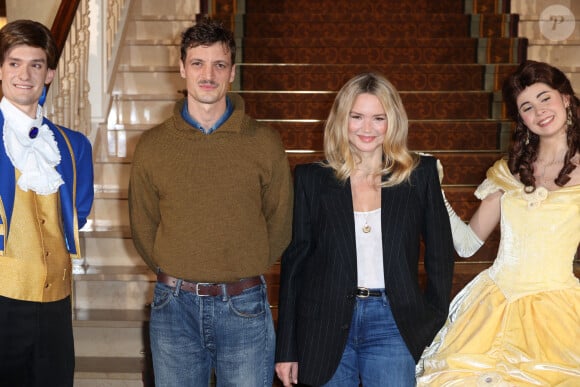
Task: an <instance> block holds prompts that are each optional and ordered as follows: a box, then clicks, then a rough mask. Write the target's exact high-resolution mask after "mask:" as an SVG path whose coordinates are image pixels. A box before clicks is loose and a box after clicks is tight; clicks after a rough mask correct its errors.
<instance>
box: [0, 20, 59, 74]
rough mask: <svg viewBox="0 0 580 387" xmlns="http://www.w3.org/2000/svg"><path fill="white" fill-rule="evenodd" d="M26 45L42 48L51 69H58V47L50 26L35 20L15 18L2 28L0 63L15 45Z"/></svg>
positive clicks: (0, 33)
mask: <svg viewBox="0 0 580 387" xmlns="http://www.w3.org/2000/svg"><path fill="white" fill-rule="evenodd" d="M19 45H25V46H30V47H38V48H41V49H42V50H43V51H44V52H45V53H46V64H47V66H48V68H49V69H52V70H54V69H56V65H57V62H58V49H57V47H56V43H55V41H54V38H53V36H52V34H51V32H50V30H49V29H48V28H46V27H45V26H44V25H43V24H41V23H39V22H37V21H34V20H15V21H12V22H10V23H8V24H6V25H5V26H4V27H2V29H1V30H0V64H2V63H4V59H5V55H6V53H7V52H8V51H9V50H10V49H12V48H13V47H15V46H19Z"/></svg>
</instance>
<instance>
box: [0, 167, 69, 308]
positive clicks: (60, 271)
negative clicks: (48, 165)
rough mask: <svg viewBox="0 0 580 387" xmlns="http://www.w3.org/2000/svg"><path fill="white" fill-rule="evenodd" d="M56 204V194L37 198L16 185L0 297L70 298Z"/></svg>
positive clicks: (0, 258)
mask: <svg viewBox="0 0 580 387" xmlns="http://www.w3.org/2000/svg"><path fill="white" fill-rule="evenodd" d="M16 173H17V178H18V177H19V176H18V175H19V172H18V171H17V172H16ZM59 203H60V201H59V196H58V192H57V193H54V194H51V195H38V194H37V193H35V192H34V191H31V190H29V191H26V192H25V191H22V190H21V189H20V188H19V187H18V186H16V194H15V198H14V210H13V213H12V218H11V222H10V230H9V235H8V239H7V241H6V244H5V251H4V256H0V296H4V297H8V298H12V299H17V300H24V301H37V302H50V301H58V300H61V299H63V298H65V297H67V296H69V295H70V293H71V259H70V254H69V252H68V250H67V248H66V244H65V238H64V232H63V226H62V221H61V216H60V213H61V211H60V206H59Z"/></svg>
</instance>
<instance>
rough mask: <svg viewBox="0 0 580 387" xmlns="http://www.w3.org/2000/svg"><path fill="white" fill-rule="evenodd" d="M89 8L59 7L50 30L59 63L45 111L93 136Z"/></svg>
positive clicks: (81, 3) (73, 1)
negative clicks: (88, 73) (90, 98)
mask: <svg viewBox="0 0 580 387" xmlns="http://www.w3.org/2000/svg"><path fill="white" fill-rule="evenodd" d="M88 8H89V6H88V0H63V1H62V2H61V4H60V7H59V9H58V11H57V14H56V17H55V19H54V22H53V26H52V29H51V32H52V34H53V36H54V38H55V40H56V43H57V47H58V50H59V60H58V65H57V69H56V73H55V77H54V80H53V81H52V83H51V85H50V89H49V91H48V93H47V97H46V102H45V104H44V109H45V114H46V116H47V117H48V118H49V119H50V120H51V121H53V122H56V123H58V124H60V125H63V126H66V127H68V128H71V129H73V130H77V131H79V132H82V133H84V134H86V135H87V136H90V134H91V133H90V131H91V130H90V128H91V125H90V103H89V99H88V91H89V84H88V82H87V65H88V48H89V12H88Z"/></svg>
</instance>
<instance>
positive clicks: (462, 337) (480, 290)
mask: <svg viewBox="0 0 580 387" xmlns="http://www.w3.org/2000/svg"><path fill="white" fill-rule="evenodd" d="M418 375H422V376H419V377H418V379H417V383H418V386H430V387H434V386H447V387H451V386H461V387H463V386H477V387H479V386H486V387H491V386H494V387H495V386H502V387H503V386H506V387H507V386H510V387H511V386H518V387H519V386H549V387H555V386H559V387H564V386H565V387H580V286H575V287H571V288H566V289H560V290H552V291H546V292H538V293H533V294H529V295H525V296H522V297H520V298H517V299H515V300H513V301H511V302H508V300H507V299H506V297H505V296H504V294H503V293H502V291H501V290H500V288H499V287H498V286H497V285H496V283H495V282H494V281H493V280H492V279H491V278H490V277H489V274H488V272H487V271H484V272H482V273H480V274H479V275H478V277H476V278H475V279H474V280H473V281H472V282H471V283H470V284H469V285H468V286H467V287H466V288H465V289H463V290H462V291H461V292H460V293H459V294H458V295H457V297H456V298H455V299H454V300H453V303H452V305H451V311H450V315H449V319H448V321H447V323H446V324H445V326H444V327H443V328H442V329H441V331H440V332H439V334H438V335H437V336H436V338H435V340H434V341H433V344H432V345H431V346H430V347H429V348H427V349H426V350H425V353H424V354H423V357H422V358H421V361H420V362H419V365H418Z"/></svg>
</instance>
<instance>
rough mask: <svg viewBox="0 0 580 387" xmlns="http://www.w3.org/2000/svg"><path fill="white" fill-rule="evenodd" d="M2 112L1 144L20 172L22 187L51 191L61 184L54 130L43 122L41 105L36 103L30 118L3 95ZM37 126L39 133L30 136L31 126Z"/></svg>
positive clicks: (58, 153) (41, 192) (42, 193)
mask: <svg viewBox="0 0 580 387" xmlns="http://www.w3.org/2000/svg"><path fill="white" fill-rule="evenodd" d="M0 109H1V110H2V114H3V115H4V136H3V137H4V138H3V140H4V147H5V149H6V154H7V155H8V157H9V158H10V161H12V164H13V165H14V167H15V168H16V169H18V170H19V171H20V173H21V175H20V178H19V179H18V183H17V184H18V186H19V187H20V189H22V190H23V191H28V190H29V189H30V190H32V191H34V192H36V193H38V194H40V195H50V194H53V193H55V192H57V191H58V187H60V186H61V184H64V181H63V180H62V177H61V176H60V174H59V173H58V171H57V170H56V169H55V167H56V166H57V165H58V164H60V152H59V150H58V146H57V144H56V140H55V139H54V134H53V133H52V131H51V130H50V129H49V128H48V126H47V125H46V124H44V125H43V124H42V120H43V115H42V107H41V106H40V105H38V108H37V111H36V118H34V119H33V118H30V117H29V116H28V115H26V114H25V113H24V112H22V111H21V110H20V109H18V108H17V107H16V106H14V105H13V104H12V103H10V102H9V101H8V100H7V99H6V98H2V101H0ZM34 127H36V128H38V135H37V136H36V137H34V138H31V136H30V130H31V129H32V128H34Z"/></svg>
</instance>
